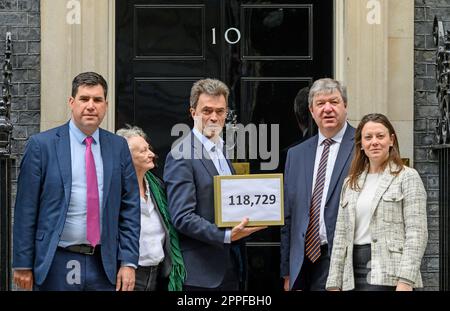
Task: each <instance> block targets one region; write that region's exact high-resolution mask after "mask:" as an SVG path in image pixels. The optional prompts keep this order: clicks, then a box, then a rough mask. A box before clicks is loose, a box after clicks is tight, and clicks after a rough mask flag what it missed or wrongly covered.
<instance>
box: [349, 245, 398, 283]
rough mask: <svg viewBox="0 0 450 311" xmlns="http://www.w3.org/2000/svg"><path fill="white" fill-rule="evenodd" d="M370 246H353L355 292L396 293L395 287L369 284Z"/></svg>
mask: <svg viewBox="0 0 450 311" xmlns="http://www.w3.org/2000/svg"><path fill="white" fill-rule="evenodd" d="M371 257H372V256H371V250H370V244H364V245H353V274H354V276H355V288H354V290H355V291H394V290H395V286H383V285H372V284H369V278H370V270H371V268H370V260H371Z"/></svg>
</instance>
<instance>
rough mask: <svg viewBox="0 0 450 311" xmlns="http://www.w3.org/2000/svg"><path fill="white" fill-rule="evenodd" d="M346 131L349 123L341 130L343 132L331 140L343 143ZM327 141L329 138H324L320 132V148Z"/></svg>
mask: <svg viewBox="0 0 450 311" xmlns="http://www.w3.org/2000/svg"><path fill="white" fill-rule="evenodd" d="M346 130H347V121H346V122H345V123H344V126H343V127H342V128H341V130H340V131H339V132H337V133H336V135H334V136H333V137H331V139H333V141H334V142H335V143H339V144H340V143H341V142H342V139H343V138H344V134H345V131H346ZM325 139H327V138H326V137H325V136H323V134H322V133H321V132H320V130H319V141H318V143H319V146H321V145H322V143H323V141H324V140H325Z"/></svg>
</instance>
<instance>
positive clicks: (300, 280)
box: [292, 244, 330, 291]
mask: <svg viewBox="0 0 450 311" xmlns="http://www.w3.org/2000/svg"><path fill="white" fill-rule="evenodd" d="M305 253H306V252H305ZM329 268H330V253H329V251H328V244H324V245H322V246H320V257H319V258H318V259H317V260H316V261H315V262H314V263H313V262H311V261H310V260H309V258H308V257H307V256H305V258H304V260H303V265H302V268H301V269H300V273H299V274H298V277H297V279H296V280H295V281H294V284H293V285H292V290H303V291H324V290H325V285H326V283H327V278H328V270H329Z"/></svg>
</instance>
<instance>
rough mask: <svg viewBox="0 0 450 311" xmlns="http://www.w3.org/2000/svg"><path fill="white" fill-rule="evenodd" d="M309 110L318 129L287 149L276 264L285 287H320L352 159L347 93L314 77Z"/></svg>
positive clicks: (324, 281) (324, 279) (324, 278)
mask: <svg viewBox="0 0 450 311" xmlns="http://www.w3.org/2000/svg"><path fill="white" fill-rule="evenodd" d="M308 101H309V110H310V112H311V114H312V117H313V119H314V121H315V122H316V124H317V126H318V128H319V133H318V134H317V135H315V136H313V137H311V138H310V139H308V140H306V141H305V142H303V143H301V144H299V145H297V146H295V147H293V148H291V149H290V150H289V151H288V155H287V160H286V167H285V175H284V181H285V186H284V191H285V195H284V199H285V203H284V206H285V225H284V226H283V227H282V229H281V265H280V270H281V271H280V272H281V276H282V277H283V278H284V289H285V290H325V284H326V280H327V277H328V269H329V265H330V254H331V251H332V246H333V237H334V229H335V225H336V218H337V212H338V208H339V197H340V193H341V188H342V184H343V181H344V179H345V177H347V174H348V170H349V166H350V163H351V160H352V154H353V145H354V133H355V129H354V128H353V127H352V126H350V125H349V124H348V123H347V95H346V90H345V88H344V87H343V86H341V84H340V83H339V82H338V81H336V80H332V79H320V80H317V81H315V82H314V84H313V85H312V87H311V89H310V92H309V98H308Z"/></svg>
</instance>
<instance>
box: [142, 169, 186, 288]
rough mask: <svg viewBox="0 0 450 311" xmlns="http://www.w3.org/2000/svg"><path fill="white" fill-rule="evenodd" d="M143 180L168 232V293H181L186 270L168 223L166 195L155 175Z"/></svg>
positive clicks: (147, 175) (148, 175)
mask: <svg viewBox="0 0 450 311" xmlns="http://www.w3.org/2000/svg"><path fill="white" fill-rule="evenodd" d="M145 178H146V180H147V182H148V185H149V187H150V191H151V192H152V193H153V195H154V197H155V201H156V205H157V206H158V209H159V211H160V213H161V216H162V218H163V220H164V223H165V224H166V227H167V229H168V230H169V240H170V253H171V254H170V255H171V257H172V269H171V270H170V274H169V286H168V287H169V291H182V290H183V282H184V278H185V277H186V270H185V268H184V263H183V256H182V255H181V251H180V244H179V242H178V234H177V232H176V231H175V228H174V227H173V225H172V223H171V221H170V216H169V212H168V211H167V197H166V193H165V192H164V190H163V189H162V188H161V186H160V184H159V182H158V180H157V179H156V177H155V175H153V174H152V173H150V172H147V173H146V174H145Z"/></svg>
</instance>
